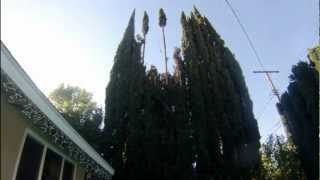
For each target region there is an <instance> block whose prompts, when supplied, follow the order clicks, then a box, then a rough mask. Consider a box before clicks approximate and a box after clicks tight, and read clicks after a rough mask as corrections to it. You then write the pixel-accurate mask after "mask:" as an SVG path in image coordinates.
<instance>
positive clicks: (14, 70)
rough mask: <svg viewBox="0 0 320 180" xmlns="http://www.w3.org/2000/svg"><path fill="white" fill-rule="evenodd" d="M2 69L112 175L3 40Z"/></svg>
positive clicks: (67, 134) (59, 126)
mask: <svg viewBox="0 0 320 180" xmlns="http://www.w3.org/2000/svg"><path fill="white" fill-rule="evenodd" d="M1 69H2V70H3V71H4V72H5V73H6V74H7V75H8V76H9V77H10V78H11V79H12V80H13V81H14V82H15V84H16V85H17V86H18V87H19V88H20V90H21V91H22V92H23V93H24V94H25V95H26V96H27V97H28V98H29V99H30V100H31V101H32V102H33V103H34V104H35V105H36V106H37V107H38V108H39V109H40V110H41V111H42V112H43V113H44V114H45V115H46V116H47V117H48V119H49V120H50V121H52V123H54V124H55V125H56V126H57V127H58V128H59V129H60V130H61V131H62V132H64V133H65V135H66V136H68V137H69V138H70V139H71V140H72V141H73V142H74V143H75V144H77V145H78V146H79V147H80V148H81V149H82V150H83V151H84V152H85V153H87V154H88V155H89V156H90V157H91V158H92V159H93V160H94V161H96V163H98V164H99V165H100V166H102V167H103V168H104V169H105V170H106V171H108V172H109V173H110V174H111V175H113V174H114V169H113V168H112V167H111V166H110V165H109V164H108V163H107V162H106V161H105V160H104V159H103V158H102V157H101V156H100V155H99V154H98V153H97V152H96V151H95V150H94V149H93V148H92V147H91V146H90V145H89V144H88V142H87V141H86V140H84V139H83V138H82V137H81V136H80V134H79V133H78V132H77V131H76V130H74V129H73V128H72V127H71V125H70V124H69V123H68V122H67V121H66V120H65V119H64V118H63V117H62V115H61V114H60V113H59V112H58V111H57V110H56V108H55V107H54V106H53V105H52V104H51V102H50V101H49V100H48V98H47V97H46V96H45V95H44V94H43V93H42V92H41V91H40V90H39V89H38V88H37V86H36V85H35V84H34V83H33V81H32V80H31V79H30V77H29V76H28V75H27V73H26V72H25V71H24V70H23V69H22V67H21V66H20V65H19V64H18V62H17V61H16V60H15V58H14V57H13V56H12V54H11V53H10V51H9V50H8V49H7V47H6V46H5V45H4V44H3V43H2V41H1Z"/></svg>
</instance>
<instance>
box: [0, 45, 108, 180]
mask: <svg viewBox="0 0 320 180" xmlns="http://www.w3.org/2000/svg"><path fill="white" fill-rule="evenodd" d="M2 91H4V92H5V93H6V96H7V97H8V101H9V102H10V103H12V104H14V105H16V106H19V108H20V109H21V112H22V113H23V114H24V115H25V117H26V119H28V120H29V121H31V123H32V124H33V125H34V126H35V127H36V128H38V129H39V130H41V132H42V133H43V134H44V135H46V136H50V137H51V139H52V141H53V143H54V144H56V145H57V146H59V147H60V148H63V149H64V150H65V151H66V152H68V155H69V156H70V157H71V158H73V159H74V160H76V161H78V162H79V163H80V165H82V166H83V167H84V168H85V169H86V170H87V171H89V172H94V173H95V174H98V175H99V176H102V177H105V178H108V177H110V176H112V175H113V173H114V170H113V168H112V167H111V166H110V165H109V164H108V163H107V162H106V161H105V160H104V159H103V158H102V157H101V156H100V155H99V154H98V153H97V152H96V151H95V150H94V149H93V148H92V147H91V146H90V145H89V144H88V142H87V141H86V140H84V139H83V138H82V137H81V136H80V135H79V133H78V132H77V131H75V130H74V129H73V128H72V127H71V125H70V124H69V123H68V122H67V121H66V120H65V119H64V118H63V117H62V115H61V114H60V113H59V112H58V111H57V110H56V108H55V107H54V106H53V105H52V104H51V102H50V101H49V100H48V98H47V97H46V96H45V95H44V94H43V93H42V92H41V91H40V90H39V89H38V88H37V86H36V85H35V84H34V83H33V81H32V80H31V79H30V77H29V76H28V75H27V73H26V72H25V71H24V70H23V69H22V67H21V66H20V65H19V64H18V62H17V61H16V60H15V59H14V57H13V56H12V55H11V53H10V52H9V50H8V49H7V48H6V47H5V45H4V44H3V43H2V41H1V93H2Z"/></svg>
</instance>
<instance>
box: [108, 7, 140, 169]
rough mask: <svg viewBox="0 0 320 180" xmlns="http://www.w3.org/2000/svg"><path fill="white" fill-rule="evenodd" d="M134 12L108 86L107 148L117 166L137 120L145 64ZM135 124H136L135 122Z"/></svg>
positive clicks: (117, 166)
mask: <svg viewBox="0 0 320 180" xmlns="http://www.w3.org/2000/svg"><path fill="white" fill-rule="evenodd" d="M134 15H135V12H133V13H132V15H131V18H130V21H129V24H128V27H127V29H126V31H125V33H124V37H123V39H122V41H121V43H120V45H119V47H118V50H117V53H116V56H115V58H114V65H113V67H112V69H111V73H110V81H109V84H108V86H107V89H106V110H105V112H106V115H105V123H106V130H105V132H106V133H107V135H106V138H107V142H108V151H109V152H106V153H105V154H106V155H107V156H108V155H109V156H111V157H110V160H109V161H110V162H111V164H112V166H113V167H114V168H115V169H116V170H117V169H119V168H121V167H122V165H123V163H124V161H125V160H126V157H125V156H126V150H127V148H128V147H127V146H128V137H129V134H128V130H129V129H130V128H132V126H129V125H132V124H134V122H135V120H136V109H135V107H136V103H137V102H139V101H138V100H137V99H138V98H139V94H141V92H142V90H141V88H142V85H143V84H142V81H143V77H144V67H143V65H142V63H141V61H140V48H141V47H140V44H138V43H137V42H136V40H135V39H134ZM134 125H135V124H134Z"/></svg>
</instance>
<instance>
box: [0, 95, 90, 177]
mask: <svg viewBox="0 0 320 180" xmlns="http://www.w3.org/2000/svg"><path fill="white" fill-rule="evenodd" d="M27 128H28V129H31V127H30V126H29V124H28V123H27V120H26V119H25V118H24V117H23V116H22V114H21V112H19V110H18V109H17V108H15V107H14V106H13V105H11V104H9V103H8V102H7V98H6V97H5V95H4V94H3V92H1V179H4V180H13V178H14V174H15V173H16V172H15V171H16V166H17V165H18V164H17V161H18V159H19V154H20V151H21V150H22V148H23V143H24V139H25V132H26V130H27ZM42 139H46V138H42ZM46 143H48V142H46ZM47 145H49V146H51V147H54V145H52V144H50V143H48V144H47ZM75 168H76V170H75V172H76V174H75V175H74V177H75V180H84V179H85V178H84V177H85V171H84V169H82V168H80V167H79V166H78V165H77V164H75Z"/></svg>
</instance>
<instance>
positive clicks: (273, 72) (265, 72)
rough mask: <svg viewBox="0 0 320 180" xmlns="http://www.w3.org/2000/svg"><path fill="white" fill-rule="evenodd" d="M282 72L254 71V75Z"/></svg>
mask: <svg viewBox="0 0 320 180" xmlns="http://www.w3.org/2000/svg"><path fill="white" fill-rule="evenodd" d="M279 72H280V71H253V73H279Z"/></svg>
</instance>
